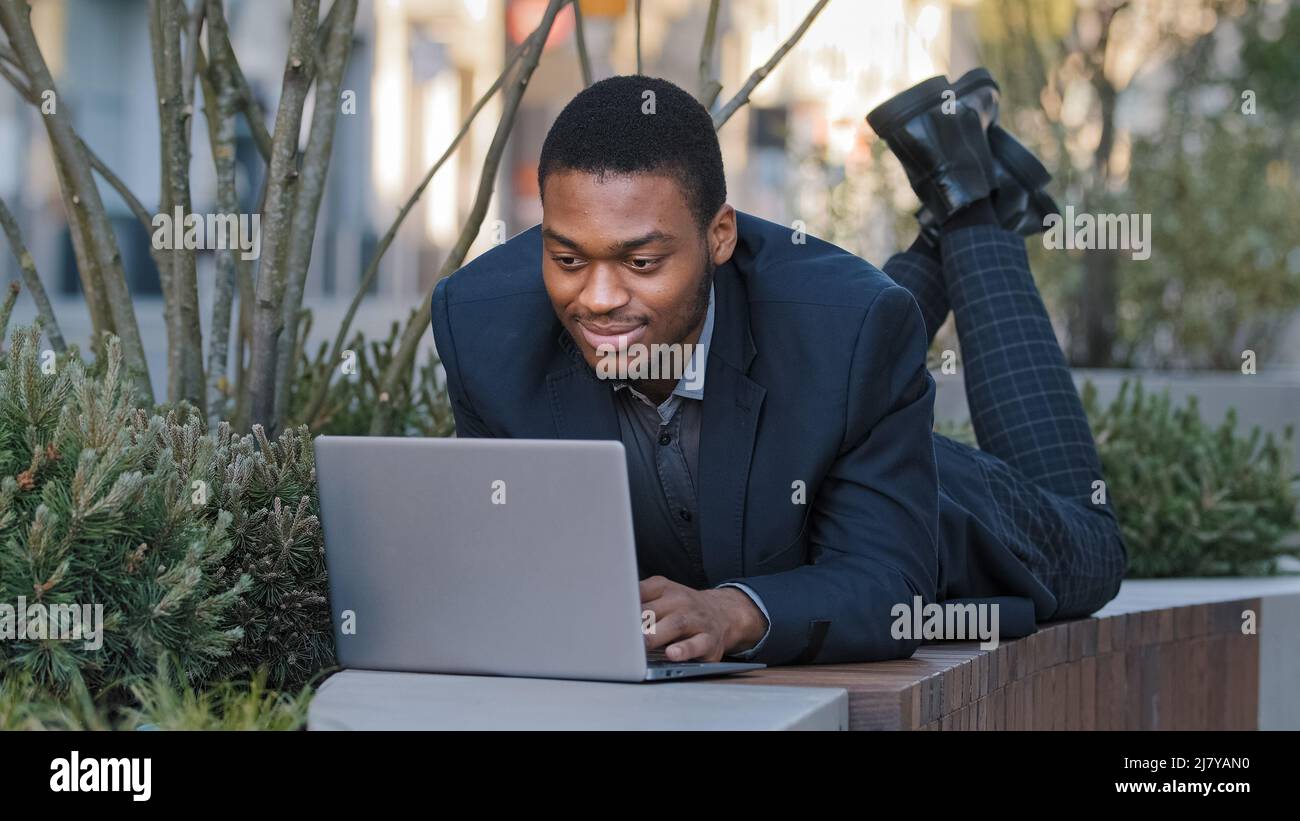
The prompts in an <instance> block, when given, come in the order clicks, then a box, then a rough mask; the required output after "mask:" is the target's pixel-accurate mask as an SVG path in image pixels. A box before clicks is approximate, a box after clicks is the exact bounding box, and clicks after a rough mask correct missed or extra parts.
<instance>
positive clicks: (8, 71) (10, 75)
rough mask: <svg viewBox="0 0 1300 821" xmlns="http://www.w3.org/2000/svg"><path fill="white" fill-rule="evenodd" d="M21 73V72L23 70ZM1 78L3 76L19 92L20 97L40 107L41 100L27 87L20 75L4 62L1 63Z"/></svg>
mask: <svg viewBox="0 0 1300 821" xmlns="http://www.w3.org/2000/svg"><path fill="white" fill-rule="evenodd" d="M19 71H20V72H21V69H20V70H19ZM0 76H3V77H4V78H5V79H6V80H8V81H9V85H11V86H13V87H14V90H15V91H17V92H18V95H19V96H20V97H22V98H23V99H24V100H26V101H27V102H29V103H31V104H32V105H38V104H39V103H40V100H39V99H38V98H37V97H36V92H34V91H32V89H31V87H30V86H28V85H27V81H26V80H25V79H23V78H22V77H20V76H18V73H17V72H15V71H14V69H13V68H11V67H9V66H7V65H5V63H4V62H0Z"/></svg>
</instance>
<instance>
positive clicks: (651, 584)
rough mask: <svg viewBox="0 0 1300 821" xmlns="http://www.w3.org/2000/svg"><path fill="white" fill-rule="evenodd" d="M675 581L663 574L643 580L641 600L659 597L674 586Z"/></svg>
mask: <svg viewBox="0 0 1300 821" xmlns="http://www.w3.org/2000/svg"><path fill="white" fill-rule="evenodd" d="M672 585H673V581H672V580H671V579H666V578H664V577H663V576H651V577H650V578H648V579H642V580H641V585H640V586H641V601H642V602H645V601H646V600H648V599H657V598H659V597H660V596H662V595H663V594H664V591H666V590H668V589H669V588H670V587H672Z"/></svg>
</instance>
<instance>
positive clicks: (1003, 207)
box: [916, 68, 1060, 247]
mask: <svg viewBox="0 0 1300 821" xmlns="http://www.w3.org/2000/svg"><path fill="white" fill-rule="evenodd" d="M952 89H953V92H954V93H955V94H956V97H957V99H958V100H960V101H961V102H963V103H965V104H966V105H968V106H969V107H971V108H974V109H976V110H977V111H979V112H980V119H981V121H982V122H983V123H984V124H985V127H986V128H987V134H988V143H989V151H990V152H991V153H992V155H993V186H994V191H993V195H992V198H991V199H992V202H993V210H994V211H995V212H996V213H997V217H998V224H999V225H1001V226H1002V227H1003V228H1005V229H1006V230H1008V231H1015V232H1016V233H1018V234H1020V235H1021V236H1024V237H1028V236H1033V235H1034V234H1037V233H1039V232H1041V231H1042V230H1043V219H1044V218H1045V217H1046V216H1047V215H1048V214H1059V213H1060V208H1058V207H1057V205H1056V202H1055V201H1054V200H1053V199H1052V198H1051V197H1050V196H1049V195H1048V194H1047V192H1046V191H1044V190H1043V189H1044V188H1045V187H1046V186H1047V184H1048V183H1049V182H1051V181H1052V175H1051V174H1049V173H1048V172H1047V169H1046V168H1045V167H1043V164H1042V163H1041V162H1039V161H1038V158H1037V157H1035V156H1034V154H1033V152H1032V151H1030V150H1029V149H1028V148H1025V146H1024V145H1023V144H1021V142H1020V141H1019V140H1017V139H1016V138H1015V137H1013V136H1011V135H1010V134H1009V133H1007V131H1006V130H1005V129H1003V128H1002V127H1001V126H999V125H998V124H997V122H998V85H997V83H996V82H994V80H993V76H992V75H991V74H989V72H988V71H987V70H986V69H982V68H976V69H971V70H970V71H968V72H966V73H965V74H963V75H962V76H961V78H960V79H958V80H957V81H956V82H955V83H953V84H952ZM916 219H917V221H918V222H920V223H921V237H922V238H923V239H924V240H925V241H926V242H928V243H930V244H931V245H933V246H936V247H937V245H938V242H939V220H936V219H935V217H934V215H933V214H932V213H931V212H930V209H929V208H927V207H926V206H925V205H924V204H923V205H922V206H921V209H920V210H919V211H917V214H916Z"/></svg>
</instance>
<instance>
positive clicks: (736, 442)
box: [433, 214, 939, 664]
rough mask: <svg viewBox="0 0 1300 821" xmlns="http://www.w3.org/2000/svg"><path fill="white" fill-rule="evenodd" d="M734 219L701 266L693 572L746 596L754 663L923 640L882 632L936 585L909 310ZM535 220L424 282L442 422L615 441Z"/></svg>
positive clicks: (921, 337)
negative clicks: (441, 372)
mask: <svg viewBox="0 0 1300 821" xmlns="http://www.w3.org/2000/svg"><path fill="white" fill-rule="evenodd" d="M737 222H738V229H739V234H740V237H739V242H738V244H737V246H736V251H735V254H734V256H733V258H732V260H731V261H730V262H728V263H727V264H725V265H722V266H719V267H718V269H717V271H716V277H715V288H716V292H715V298H716V309H715V310H716V316H715V327H714V334H713V341H712V344H711V346H710V351H709V359H708V365H707V372H706V376H705V398H704V407H703V424H702V430H701V434H700V467H699V472H700V476H699V480H698V486H699V510H700V522H699V526H700V535H701V542H702V545H703V560H704V567H705V571H706V574H707V576H708V580H709V582H710V583H711V584H714V585H716V584H719V583H721V582H724V581H742V582H744V583H745V584H746V585H748V586H749V587H750V588H752V589H753V590H754V591H755V592H756V593H758V595H759V596H760V597H761V598H762V600H763V603H764V604H765V606H766V607H767V610H768V612H769V614H770V616H771V632H770V634H769V635H768V638H767V641H766V642H765V644H764V645H763V648H762V650H761V651H760V652H759V653H758V655H757V657H756V660H758V661H763V662H767V663H769V664H782V663H792V662H795V663H797V662H812V661H817V662H838V661H865V660H873V659H887V658H899V657H906V656H909V655H911V654H912V652H913V651H914V650H915V648H916V647H917V645H918V644H919V643H920V641H919V639H918V638H908V639H896V638H894V637H892V636H891V635H890V632H891V624H892V623H893V622H894V620H895V616H893V615H891V612H890V611H891V608H893V607H894V606H895V605H897V604H899V603H906V604H908V605H911V604H912V602H913V599H914V597H916V596H919V597H921V599H922V600H923V601H924V602H927V603H928V602H932V601H935V600H936V597H937V594H938V584H939V567H938V564H939V548H938V529H939V523H938V516H939V510H938V509H939V488H938V478H937V469H936V462H935V449H934V444H933V438H932V436H931V429H932V421H933V408H934V394H935V384H934V380H933V379H932V378H931V376H930V374H929V372H928V371H927V370H926V367H925V357H926V348H927V342H926V332H925V327H924V324H923V321H922V317H921V313H920V309H919V308H918V307H917V304H916V302H915V300H914V299H913V298H912V295H911V293H910V292H908V291H907V290H906V289H904V288H903V287H901V286H899V285H896V284H894V282H893V281H892V280H890V279H889V278H888V277H887V276H885V274H883V273H881V271H879V270H878V269H876V268H875V267H873V266H872V265H870V264H869V263H867V262H865V261H863V260H862V259H860V258H858V257H856V256H854V255H852V254H850V253H848V252H846V251H844V250H842V249H840V248H837V247H835V246H833V245H831V244H829V243H826V242H823V241H822V240H819V239H816V238H814V237H811V236H808V237H806V240H805V242H803V243H795V242H794V241H793V240H792V232H791V230H790V229H788V228H786V227H784V226H781V225H777V224H774V223H771V222H767V221H765V220H761V219H758V218H756V217H753V216H750V215H747V214H737ZM540 236H541V232H540V229H539V227H536V226H535V227H533V228H532V229H530V230H528V231H525V232H523V233H521V234H519V235H517V236H515V237H514V238H512V239H510V240H509V241H508V242H506V243H505V244H503V245H501V246H498V247H496V248H493V249H492V250H490V251H488V252H486V253H484V254H482V255H481V256H479V257H478V258H477V259H475V260H474V261H473V262H471V263H470V264H468V265H466V266H465V267H463V268H462V269H460V270H459V271H457V272H456V273H455V274H453V275H452V276H450V277H448V278H447V279H446V280H444V281H443V282H441V283H439V285H438V287H437V288H436V289H435V291H434V296H433V332H434V338H435V340H436V343H437V348H438V353H439V355H440V356H441V358H442V362H443V364H444V366H445V368H446V372H447V385H448V391H449V394H450V397H451V401H452V403H453V408H454V412H455V416H456V429H457V433H458V435H460V436H498V437H513V438H539V439H547V438H564V439H615V440H616V439H618V438H619V428H618V421H617V418H616V412H615V407H614V404H613V396H612V391H611V389H610V386H609V384H608V383H606V382H602V381H600V380H598V379H596V378H595V375H594V374H593V373H592V371H591V369H590V368H589V367H588V366H587V365H586V364H585V363H584V362H582V361H580V360H577V361H575V359H574V357H573V356H572V354H571V352H570V351H569V350H567V349H566V347H565V346H564V345H562V344H561V342H560V338H561V334H563V333H565V331H564V330H563V328H562V327H561V325H560V323H559V321H558V320H557V318H556V317H555V314H554V311H553V310H552V307H551V304H550V301H549V299H548V297H547V295H546V291H545V288H544V286H543V283H542V277H541V254H542V250H541V239H540ZM800 483H802V485H801V484H800ZM801 487H802V489H803V496H802V499H803V502H802V503H800V496H799V489H800V488H801ZM639 550H640V547H639ZM645 564H646V563H645V562H643V563H642V566H643V569H644V567H645ZM651 564H652V563H651Z"/></svg>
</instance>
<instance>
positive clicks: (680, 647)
mask: <svg viewBox="0 0 1300 821" xmlns="http://www.w3.org/2000/svg"><path fill="white" fill-rule="evenodd" d="M664 655H666V656H668V660H669V661H690V660H692V659H699V660H701V661H719V660H721V658H722V651H721V648H720V647H719V645H718V640H717V638H716V637H714V636H713V635H712V634H711V633H696V634H695V635H693V636H691V637H690V638H687V639H683V640H681V641H679V642H676V643H675V644H670V645H668V649H667V650H665V651H664Z"/></svg>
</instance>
